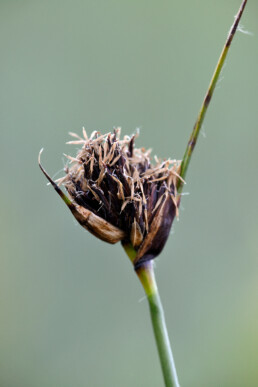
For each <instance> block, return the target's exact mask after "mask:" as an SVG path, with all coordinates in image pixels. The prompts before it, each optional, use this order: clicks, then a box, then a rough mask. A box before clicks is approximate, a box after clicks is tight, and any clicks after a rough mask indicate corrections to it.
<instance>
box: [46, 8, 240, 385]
mask: <svg viewBox="0 0 258 387" xmlns="http://www.w3.org/2000/svg"><path fill="white" fill-rule="evenodd" d="M246 3H247V0H244V1H243V2H242V4H241V6H240V8H239V11H238V13H237V15H236V17H235V21H234V23H233V25H232V27H231V29H230V31H229V34H228V37H227V39H226V43H225V45H224V47H223V50H222V52H221V55H220V58H219V60H218V63H217V65H216V68H215V71H214V74H213V76H212V79H211V82H210V85H209V87H208V90H207V93H206V95H205V98H204V100H203V102H202V105H201V109H200V112H199V114H198V117H197V120H196V123H195V125H194V128H193V131H192V133H191V136H190V139H189V141H188V144H187V147H186V150H185V153H184V156H183V159H182V161H181V162H180V161H177V160H171V159H168V160H161V159H158V158H157V157H155V160H154V163H153V162H152V160H151V157H150V151H148V150H145V149H144V148H136V147H135V139H136V138H137V135H138V134H136V135H133V136H131V137H130V136H124V137H123V138H121V136H120V134H121V133H120V128H116V129H115V130H114V131H113V132H112V133H107V134H104V135H101V134H100V133H99V132H96V131H95V132H93V133H92V134H91V135H90V136H89V137H88V135H87V133H86V131H85V129H84V128H83V134H82V136H78V135H77V134H75V133H70V134H71V136H73V137H74V139H73V141H69V143H71V144H77V145H78V144H80V145H81V146H82V148H81V150H80V151H79V152H78V153H77V155H76V156H75V157H72V156H67V158H68V159H69V161H70V163H69V166H67V167H66V168H65V176H64V177H62V178H60V179H58V180H57V181H53V180H52V179H51V177H50V176H49V175H48V173H47V172H46V171H45V169H44V168H43V167H42V165H41V163H40V155H39V166H40V168H41V170H42V172H43V173H44V175H45V176H46V177H47V179H48V180H49V182H50V183H51V184H52V186H53V187H54V189H55V190H56V192H57V193H58V195H59V196H60V197H61V198H62V200H63V201H64V202H65V204H66V205H67V207H68V208H69V209H70V211H71V212H72V214H73V216H74V217H75V218H76V220H77V221H78V222H79V223H80V224H81V225H82V226H83V227H84V228H85V229H86V230H88V231H89V232H90V233H92V234H93V235H95V236H96V237H98V238H99V239H101V240H103V241H105V242H108V243H111V244H114V243H117V242H121V244H122V246H123V248H124V250H125V252H126V253H127V255H128V257H129V258H130V260H131V262H132V264H133V267H134V270H135V272H136V274H137V276H138V278H139V280H140V282H141V284H142V286H143V288H144V291H145V293H146V296H147V300H148V303H149V310H150V316H151V321H152V326H153V331H154V336H155V340H156V344H157V349H158V354H159V358H160V363H161V368H162V373H163V377H164V383H165V386H166V387H178V386H179V381H178V377H177V372H176V367H175V363H174V359H173V355H172V350H171V345H170V341H169V337H168V332H167V327H166V322H165V317H164V311H163V308H162V304H161V300H160V296H159V293H158V286H157V283H156V279H155V273H154V266H153V259H154V258H155V257H156V256H157V255H159V254H160V252H161V251H162V249H163V247H164V245H165V243H166V241H167V238H168V236H169V233H170V229H171V226H172V222H173V220H174V218H175V216H178V211H179V206H180V200H181V194H182V190H183V185H184V180H185V176H186V172H187V169H188V166H189V163H190V160H191V156H192V153H193V150H194V148H195V145H196V142H197V139H198V136H199V133H200V129H201V126H202V123H203V120H204V117H205V114H206V112H207V109H208V107H209V104H210V101H211V98H212V95H213V92H214V89H215V86H216V83H217V81H218V79H219V75H220V73H221V70H222V67H223V64H224V62H225V59H226V57H227V54H228V51H229V48H230V46H231V43H232V40H233V37H234V35H235V33H236V31H237V27H238V24H239V21H240V19H241V16H242V14H243V11H244V8H245V6H246ZM40 154H41V152H40ZM61 185H63V186H64V187H65V189H66V191H67V192H68V195H66V194H65V193H64V192H63V191H62V189H61V188H60V186H61Z"/></svg>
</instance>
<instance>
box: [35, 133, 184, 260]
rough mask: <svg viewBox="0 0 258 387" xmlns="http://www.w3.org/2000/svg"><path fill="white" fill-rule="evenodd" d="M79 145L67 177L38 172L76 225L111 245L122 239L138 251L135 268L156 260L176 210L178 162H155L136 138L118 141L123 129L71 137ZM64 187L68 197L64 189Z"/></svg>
mask: <svg viewBox="0 0 258 387" xmlns="http://www.w3.org/2000/svg"><path fill="white" fill-rule="evenodd" d="M70 134H71V135H72V136H73V137H76V140H74V141H70V142H69V143H70V144H81V145H82V148H81V149H80V150H79V152H78V153H77V156H76V157H71V156H67V158H68V159H69V161H70V164H69V166H67V167H66V168H65V172H66V174H65V176H64V177H62V178H61V179H58V180H57V181H56V182H54V181H53V180H52V179H51V178H50V177H49V175H48V174H47V173H46V171H45V170H44V169H43V167H42V166H41V164H40V162H39V165H40V168H41V170H42V171H43V173H44V174H45V175H46V177H47V178H48V180H49V181H50V182H51V184H52V185H53V186H54V188H55V190H56V191H57V192H58V194H59V195H60V196H61V197H62V199H63V200H64V201H65V203H66V204H67V206H68V207H69V208H70V210H71V212H72V213H73V215H74V217H75V218H76V219H77V220H78V222H79V223H80V224H81V225H82V226H83V227H84V228H86V229H87V230H88V231H90V232H91V233H92V234H94V235H95V236H97V237H98V238H100V239H102V240H104V241H105V242H109V243H116V242H118V241H121V242H122V243H123V244H131V245H132V246H133V248H134V250H135V251H136V257H135V259H134V264H135V265H136V264H137V265H140V264H141V263H142V262H144V261H146V260H150V259H153V258H155V257H156V256H157V255H158V254H159V253H160V252H161V250H162V249H163V247H164V245H165V243H166V240H167V238H168V235H169V232H170V229H171V225H172V222H173V219H174V217H175V215H176V214H177V212H178V208H177V206H178V199H177V191H176V186H177V181H178V179H180V176H179V168H180V163H179V162H178V161H176V160H169V159H168V160H164V161H161V160H159V159H158V158H157V157H155V164H152V163H151V159H150V153H151V150H147V151H146V150H145V149H144V148H135V145H134V141H135V138H136V137H137V135H133V136H131V137H129V136H125V137H124V138H123V139H120V128H118V129H115V130H114V132H113V133H108V134H105V135H100V133H99V132H96V131H95V132H93V133H92V134H91V136H90V137H89V138H88V136H87V134H86V131H85V130H84V129H83V138H81V137H79V136H78V135H76V134H74V133H70ZM61 184H62V185H64V186H65V188H66V190H67V192H68V194H69V197H67V196H66V195H65V194H64V193H63V191H62V190H61V189H60V187H59V186H60V185H61Z"/></svg>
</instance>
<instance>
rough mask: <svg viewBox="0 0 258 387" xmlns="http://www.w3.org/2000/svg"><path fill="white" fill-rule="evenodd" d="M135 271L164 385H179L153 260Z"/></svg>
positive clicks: (173, 386)
mask: <svg viewBox="0 0 258 387" xmlns="http://www.w3.org/2000/svg"><path fill="white" fill-rule="evenodd" d="M136 273H137V275H138V277H139V279H140V281H141V283H142V286H143V288H144V290H145V293H146V295H147V299H148V302H149V308H150V315H151V321H152V327H153V331H154V335H155V339H156V344H157V348H158V353H159V358H160V363H161V368H162V372H163V377H164V381H165V386H166V387H179V382H178V378H177V373H176V367H175V363H174V359H173V354H172V350H171V346H170V342H169V337H168V332H167V327H166V321H165V315H164V311H163V307H162V304H161V300H160V296H159V292H158V287H157V284H156V280H155V274H154V270H153V261H148V262H145V263H143V264H142V265H141V266H140V267H139V268H138V269H136Z"/></svg>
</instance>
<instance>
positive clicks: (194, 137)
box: [177, 0, 247, 200]
mask: <svg viewBox="0 0 258 387" xmlns="http://www.w3.org/2000/svg"><path fill="white" fill-rule="evenodd" d="M246 3H247V0H244V1H243V2H242V4H241V6H240V8H239V11H238V13H237V15H236V17H235V21H234V23H233V25H232V27H231V29H230V31H229V34H228V37H227V40H226V43H225V45H224V47H223V50H222V52H221V55H220V57H219V60H218V63H217V66H216V68H215V71H214V73H213V76H212V79H211V82H210V85H209V87H208V90H207V93H206V95H205V98H204V100H203V103H202V105H201V109H200V112H199V114H198V117H197V120H196V123H195V125H194V128H193V131H192V134H191V136H190V139H189V141H188V144H187V147H186V150H185V154H184V156H183V160H182V163H181V170H180V176H181V177H182V178H183V179H184V178H185V175H186V172H187V168H188V165H189V162H190V160H191V156H192V153H193V150H194V147H195V144H196V141H197V138H198V135H199V132H200V129H201V126H202V123H203V120H204V117H205V114H206V111H207V109H208V106H209V104H210V101H211V98H212V95H213V92H214V89H215V86H216V84H217V81H218V79H219V75H220V72H221V70H222V67H223V65H224V62H225V59H226V57H227V54H228V50H229V47H230V45H231V42H232V40H233V37H234V35H235V33H236V30H237V27H238V24H239V21H240V19H241V16H242V14H243V12H244V9H245V6H246ZM182 189H183V183H182V181H181V180H178V185H177V190H178V193H179V194H180V193H181V192H182ZM179 200H180V197H179Z"/></svg>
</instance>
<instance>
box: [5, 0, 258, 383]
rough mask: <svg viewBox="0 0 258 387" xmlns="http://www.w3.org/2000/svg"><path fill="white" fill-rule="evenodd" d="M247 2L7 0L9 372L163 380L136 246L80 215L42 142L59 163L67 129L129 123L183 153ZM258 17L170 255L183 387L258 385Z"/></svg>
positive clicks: (169, 297) (255, 10) (221, 101)
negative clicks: (106, 236) (60, 188)
mask: <svg viewBox="0 0 258 387" xmlns="http://www.w3.org/2000/svg"><path fill="white" fill-rule="evenodd" d="M239 5H240V1H239V0H227V1H225V0H220V1H214V0H186V1H181V2H179V1H175V0H170V1H163V0H162V1H150V0H149V1H147V0H142V1H135V0H133V1H124V0H95V1H93V0H83V1H82V0H81V1H80V0H75V1H67V0H62V1H61V0H60V1H57V0H51V1H50V0H45V1H36V0H34V1H29V0H27V1H26V0H24V1H18V0H17V1H15V0H6V1H3V0H1V1H0V41H1V61H0V84H1V91H0V101H1V105H0V106H1V116H0V120H1V140H0V158H1V187H2V188H1V191H0V199H1V216H0V235H1V260H0V265H1V271H0V305H1V317H0V343H1V344H0V386H1V387H59V386H60V387H71V386H72V387H85V386H89V387H91V386H92V387H95V386H96V387H98V386H100V387H102V386H104V387H106V386H110V387H120V386H125V387H127V386H128V387H129V386H130V387H131V386H137V387H144V386H148V387H156V386H162V385H163V381H162V375H161V371H160V366H159V360H158V357H157V353H156V348H155V343H154V339H153V334H152V329H151V325H150V320H149V314H148V306H147V303H146V300H145V299H144V294H143V290H142V288H141V286H140V284H139V283H138V279H137V278H136V276H135V274H134V271H133V269H132V267H131V264H130V262H129V260H128V259H127V258H126V256H125V253H124V252H123V250H122V248H121V246H120V245H116V246H109V245H107V244H105V243H103V242H101V241H99V240H97V239H95V238H94V237H93V236H91V235H90V234H88V233H87V232H86V231H85V230H83V229H82V228H81V227H80V226H79V225H78V226H77V224H75V221H74V220H73V218H72V216H71V214H70V213H69V211H68V210H67V208H65V206H64V204H63V203H62V202H61V200H60V199H59V198H58V196H57V195H56V193H55V192H54V191H53V189H52V188H50V187H49V186H47V185H46V179H45V178H44V176H43V175H42V173H41V172H40V170H39V168H38V165H37V156H38V152H39V150H40V148H41V147H42V146H43V147H44V148H45V151H44V153H43V155H42V163H43V165H44V166H45V167H46V169H47V171H48V172H49V173H50V174H51V176H53V175H54V174H55V173H56V172H58V171H60V170H62V168H63V166H64V157H63V152H65V153H70V154H75V153H76V147H71V146H69V145H65V142H66V141H67V140H69V137H68V131H74V132H77V133H80V132H81V128H82V126H85V127H86V129H87V130H88V132H91V131H93V130H100V131H102V132H106V131H109V130H111V129H112V127H113V126H122V133H123V134H126V133H128V134H131V133H133V132H134V131H135V129H136V128H137V127H140V129H141V135H140V138H139V139H138V140H137V141H138V145H139V146H145V147H152V148H153V154H157V155H158V156H160V157H172V158H179V159H180V158H182V155H183V152H184V149H185V146H186V143H187V140H188V137H189V134H190V131H191V129H192V126H193V123H194V121H195V118H196V116H197V113H198V110H199V107H200V103H201V101H202V99H203V96H204V93H205V91H206V88H207V86H208V83H209V80H210V77H211V74H212V72H213V69H214V66H215V64H216V62H217V59H218V56H219V53H220V51H221V48H222V45H223V43H224V40H225V37H226V34H227V32H228V30H229V27H230V25H231V24H232V22H233V16H234V15H235V14H236V12H237V9H238V7H239ZM257 15H258V4H257V2H256V1H251V0H250V1H249V3H248V4H247V8H246V12H245V14H244V17H243V19H242V24H243V25H244V27H245V28H246V29H247V30H248V31H250V32H252V33H253V35H252V36H250V35H245V34H242V33H240V32H238V33H237V35H236V38H235V41H234V42H233V46H232V50H231V52H230V55H229V58H228V60H227V63H226V66H225V68H224V69H223V74H222V77H221V80H220V83H219V86H218V87H217V89H216V92H215V96H214V99H213V101H212V104H211V107H210V110H209V112H208V114H207V117H206V120H205V123H204V127H203V130H202V135H201V136H200V139H199V143H198V145H197V147H196V152H195V154H194V157H193V159H192V163H191V165H190V168H189V172H188V176H187V185H186V187H185V192H189V193H190V195H189V196H185V197H184V199H183V202H182V208H181V212H180V220H179V221H178V222H177V221H176V222H175V223H174V227H173V232H172V234H173V235H171V237H170V239H169V241H168V243H167V245H166V247H165V249H164V251H163V253H162V254H161V256H160V257H159V258H158V259H157V260H156V274H157V280H158V283H159V287H160V293H161V296H162V299H163V303H164V307H165V310H166V317H167V324H168V330H169V333H170V338H171V342H172V347H173V351H174V356H175V361H176V365H177V369H178V374H179V379H180V382H181V386H182V387H188V386H189V387H197V386H198V387H200V386H203V387H207V386H209V387H218V386H219V387H231V386H232V387H233V386H234V387H236V386H239V387H240V386H241V387H242V386H245V387H255V386H258V308H257V304H258V302H257V298H258V297H257V296H258V281H257V279H258V247H257V246H258V244H257V234H258V221H257V219H258V206H257V191H258V181H257V163H258V153H257V143H258V130H257V129H258V124H257V111H258V109H257V100H258V91H257V89H258V70H257V63H258V50H257V48H258V44H257V43H258V42H257V36H258V23H257ZM61 175H62V172H59V175H58V176H61Z"/></svg>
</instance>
